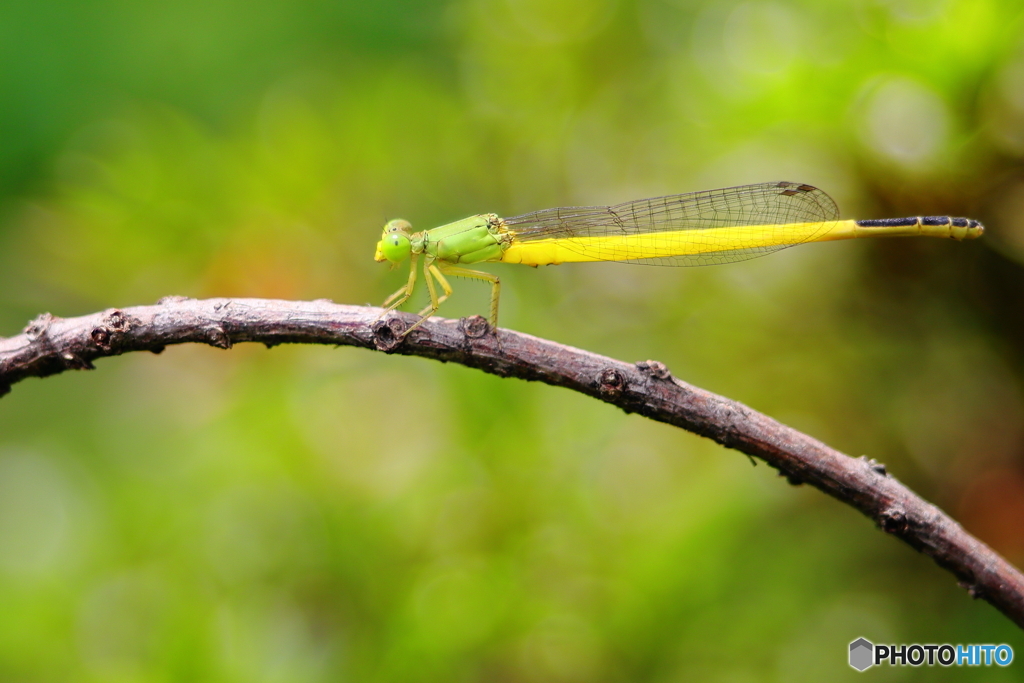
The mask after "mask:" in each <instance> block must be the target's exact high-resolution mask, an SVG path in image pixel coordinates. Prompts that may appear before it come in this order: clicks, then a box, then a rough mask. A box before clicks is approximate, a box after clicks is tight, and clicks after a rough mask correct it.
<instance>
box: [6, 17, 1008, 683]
mask: <svg viewBox="0 0 1024 683" xmlns="http://www.w3.org/2000/svg"><path fill="white" fill-rule="evenodd" d="M764 180H794V181H798V182H806V183H811V184H814V185H817V186H820V187H822V188H824V189H826V190H827V191H828V192H829V193H830V194H831V195H832V196H833V197H834V198H835V199H836V200H837V202H838V203H839V205H840V206H841V207H842V210H843V214H844V216H847V217H860V218H870V217H886V216H902V215H919V214H953V215H966V216H970V217H973V218H977V219H980V220H982V221H983V222H984V223H985V224H986V226H987V227H988V232H987V233H986V235H985V237H984V239H983V240H981V241H979V242H974V243H954V242H951V241H940V240H923V239H921V240H913V239H906V240H889V241H874V242H872V241H866V242H856V243H855V242H845V243H828V244H818V245H810V246H806V247H801V248H797V249H792V250H787V251H784V252H781V253H779V254H777V255H775V256H772V257H769V258H764V259H756V260H753V261H749V262H745V263H740V264H735V265H731V266H727V267H719V268H707V269H700V268H695V269H671V268H644V267H637V266H628V265H621V264H607V265H579V266H564V267H559V268H544V269H537V270H534V269H528V268H515V267H513V266H494V267H493V268H491V269H490V270H491V271H492V272H495V273H497V274H499V275H500V276H501V277H502V278H503V282H504V283H505V287H504V289H503V292H504V293H503V297H502V306H503V310H502V320H501V322H502V324H503V326H506V327H510V328H513V329H517V330H521V331H524V332H528V333H531V334H535V335H539V336H543V337H547V338H551V339H554V340H557V341H560V342H563V343H566V344H571V345H575V346H579V347H583V348H587V349H590V350H593V351H596V352H599V353H604V354H608V355H611V356H614V357H618V358H622V359H624V360H629V361H640V360H645V359H649V358H654V359H658V360H661V361H663V362H665V363H666V364H667V365H668V366H669V368H670V369H671V370H672V371H673V372H674V373H675V374H676V375H678V376H679V377H681V378H683V379H684V380H687V381H689V382H692V383H695V384H697V385H700V386H702V387H705V388H707V389H710V390H713V391H716V392H718V393H722V394H725V395H727V396H729V397H731V398H734V399H737V400H740V401H743V402H745V403H747V404H748V405H750V406H752V407H753V408H755V409H757V410H760V411H763V412H766V413H768V414H769V415H772V416H773V417H776V418H778V419H780V420H782V421H784V422H786V423H788V424H790V425H792V426H794V427H797V428H799V429H802V430H804V431H806V432H808V433H809V434H811V435H813V436H815V437H817V438H820V439H822V440H824V441H826V442H827V443H829V444H830V445H832V446H834V447H836V448H839V449H841V450H843V451H844V452H846V453H849V454H851V455H854V456H858V455H861V454H866V455H869V456H871V457H874V458H876V459H878V460H880V461H883V462H885V463H887V464H888V466H889V468H890V471H891V472H893V473H894V474H895V475H896V476H898V477H899V478H901V479H902V480H904V481H905V482H907V483H908V484H909V485H910V486H912V487H913V488H914V489H915V490H917V491H919V492H920V493H921V494H922V495H924V496H926V497H927V498H928V499H929V500H931V501H933V502H935V503H937V504H938V505H940V506H941V507H943V508H944V509H945V510H947V511H948V512H950V513H951V514H953V515H954V516H955V517H957V518H958V519H959V520H961V521H962V522H963V524H964V525H965V526H966V527H967V529H968V530H970V531H971V532H973V533H975V534H977V535H978V536H979V537H980V538H982V539H983V540H984V541H986V542H987V543H989V544H991V545H992V546H993V547H995V548H996V549H997V550H999V551H1000V552H1001V553H1003V554H1004V555H1005V556H1006V557H1007V558H1009V559H1010V560H1011V561H1013V562H1015V563H1017V564H1018V565H1020V564H1022V563H1024V395H1022V390H1021V389H1022V380H1024V266H1022V264H1024V24H1022V9H1021V7H1020V3H1019V1H1017V0H835V1H834V2H813V1H812V0H804V1H803V2H800V1H799V0H743V1H733V0H729V1H726V2H713V1H711V0H705V1H697V0H693V1H691V0H461V1H455V2H428V1H427V0H413V1H411V2H401V1H399V0H377V1H376V2H328V1H327V0H318V1H313V0H305V1H293V2H271V1H268V0H248V1H246V2H242V1H241V0H204V1H202V2H199V1H196V0H184V1H180V2H176V3H156V2H128V1H126V0H92V1H88V2H85V1H79V2H54V1H41V2H35V3H4V4H0V286H2V291H3V296H2V297H0V325H2V329H0V332H2V333H3V334H7V335H13V334H17V333H18V331H19V330H21V329H22V327H23V326H24V325H25V323H26V321H28V320H29V319H31V318H33V317H34V316H35V315H37V314H38V313H40V312H42V311H49V312H51V313H53V314H54V315H58V316H74V315H80V314H85V313H89V312H93V311H97V310H103V309H106V308H110V307H115V306H130V305H137V304H146V303H152V302H154V301H156V300H157V299H158V298H160V297H162V296H166V295H171V294H177V295H188V296H193V297H208V296H253V297H280V298H297V299H315V298H331V299H333V300H335V301H338V302H343V303H351V304H362V303H373V304H377V303H379V302H380V301H382V300H383V298H384V297H385V296H386V295H387V294H388V293H390V292H391V291H393V290H394V289H395V288H396V287H397V286H398V285H399V283H400V282H401V280H402V279H403V277H404V275H402V274H400V273H397V272H389V271H388V269H387V268H386V267H383V266H381V265H380V264H377V263H374V262H373V261H372V258H371V256H372V251H373V245H374V242H375V241H376V239H377V237H378V234H379V230H380V226H381V225H382V224H383V223H384V221H385V220H386V219H388V218H394V217H397V216H401V217H404V218H407V219H409V220H410V221H412V222H413V224H414V225H415V226H417V227H420V228H427V227H433V226H435V225H438V224H441V223H444V222H447V221H450V220H454V219H458V218H461V217H463V216H466V215H469V214H473V213H479V212H485V211H494V212H497V213H499V214H504V215H512V214H517V213H521V212H525V211H529V210H534V209H540V208H546V207H549V206H555V205H566V204H594V203H597V204H607V203H614V202H619V201H624V200H628V199H634V198H638V197H644V196H652V195H659V194H668V193H675V192H683V191H688V190H697V189H705V188H711V187H722V186H728V185H736V184H742V183H747V182H758V181H764ZM458 284H459V286H458V287H457V289H456V294H455V295H454V296H453V297H452V299H451V300H450V302H449V303H447V304H446V305H445V308H444V310H443V313H444V314H445V315H447V316H451V317H454V316H460V315H469V314H474V313H483V312H485V310H486V306H487V296H488V293H487V289H486V287H483V286H480V285H478V284H476V283H471V282H459V283H458ZM421 296H422V293H421ZM858 636H864V637H867V638H868V639H870V640H873V641H875V642H890V643H912V642H920V643H927V642H936V643H944V642H950V643H986V642H995V643H1001V642H1005V643H1009V644H1011V645H1012V646H1014V647H1015V648H1016V650H1017V652H1018V657H1020V656H1024V639H1022V638H1021V635H1020V632H1019V630H1017V629H1016V628H1015V627H1014V626H1013V625H1012V624H1011V623H1010V622H1009V621H1008V620H1007V619H1005V618H1004V617H1003V616H1002V615H1000V614H999V613H998V612H996V610H995V609H993V608H992V607H990V606H989V605H988V604H987V603H984V602H979V601H972V600H971V599H970V597H969V596H968V595H967V594H966V592H965V591H964V590H962V589H960V588H958V587H957V585H956V582H955V580H954V579H953V578H952V577H951V576H950V575H949V574H947V573H945V572H943V571H942V570H940V569H939V568H937V567H936V566H935V565H934V564H933V563H932V562H931V561H930V560H928V559H927V558H924V557H922V556H920V555H918V554H916V553H915V552H914V551H912V550H911V549H909V548H908V547H906V546H904V545H903V544H901V543H898V542H897V541H895V540H893V539H891V538H889V537H887V536H886V535H885V534H883V533H881V532H879V531H877V530H876V529H875V528H874V527H873V526H872V525H871V523H870V522H869V521H868V520H866V519H865V518H863V517H861V516H860V515H859V514H857V513H856V512H854V511H852V510H850V509H848V508H846V507H845V506H843V505H841V504H839V503H837V502H835V501H833V500H831V499H829V498H826V497H825V496H823V495H822V494H820V493H819V492H817V491H815V490H812V489H809V488H807V487H792V486H789V485H788V484H786V483H785V481H784V480H782V479H780V478H778V477H777V476H776V474H775V472H774V471H772V470H771V469H770V468H767V467H764V466H761V467H757V468H752V467H751V466H750V462H749V461H748V460H747V459H746V458H745V457H743V456H742V455H740V454H738V453H736V452H733V451H726V450H724V449H722V448H719V447H718V446H716V445H714V444H712V443H710V442H708V441H705V440H702V439H700V438H698V437H696V436H693V435H690V434H687V433H684V432H681V431H679V430H675V429H672V428H669V427H667V426H664V425H660V424H655V423H652V422H649V421H646V420H644V419H643V418H641V417H639V416H636V415H624V414H622V413H621V412H619V411H617V410H615V409H613V408H611V407H609V406H606V405H603V404H600V403H598V402H596V401H594V400H592V399H588V398H585V397H582V396H578V395H575V394H573V393H570V392H567V391H564V390H561V389H554V388H550V387H547V386H541V385H535V384H528V383H525V382H521V381H518V380H508V379H499V378H496V377H491V376H487V375H484V374H482V373H480V372H476V371H472V370H468V369H466V368H462V367H456V366H451V365H442V364H439V363H435V362H430V361H426V360H422V359H414V358H404V357H392V356H384V355H382V354H376V353H371V352H368V351H362V350H355V349H351V348H339V349H332V348H328V347H313V348H299V347H277V348H274V349H273V350H267V349H265V348H263V347H262V346H259V347H256V346H251V347H250V346H242V347H236V348H234V349H232V350H231V351H221V350H217V349H213V348H206V347H177V348H169V349H168V350H167V351H166V352H164V353H163V354H162V355H160V356H153V355H144V354H133V355H130V356H126V357H121V358H116V359H109V360H104V361H101V362H100V363H99V371H97V372H90V373H84V372H78V373H67V374H64V375H62V376H57V377H53V378H49V379H46V380H45V381H39V380H29V381H26V382H23V383H21V384H18V385H16V386H15V387H14V391H13V393H12V394H10V395H9V396H6V397H4V398H3V400H2V402H0V680H3V681H116V682H135V681H237V682H247V683H248V682H259V681H287V682H293V681H294V682H300V683H301V682H307V681H309V682H314V681H342V680H351V681H398V680H401V681H502V682H510V683H511V682H518V681H556V682H562V681H566V682H571V681H594V682H600V681H615V682H619V681H622V682H625V681H656V682H667V681H687V680H697V681H734V682H747V681H787V682H788V681H797V682H799V681H820V680H847V679H850V680H853V679H854V677H855V676H857V675H858V674H856V673H855V672H854V671H852V670H851V669H850V668H849V667H848V666H847V664H846V648H847V644H848V643H849V642H850V641H851V640H853V639H855V638H856V637H858ZM1021 666H1024V665H1022V664H1021V663H1020V662H1019V661H1018V662H1015V663H1014V664H1013V666H1011V667H1010V668H1009V669H997V670H992V669H984V670H982V669H974V670H965V669H958V670H935V669H927V668H922V669H910V668H905V669H880V670H875V671H873V672H871V674H870V675H872V676H874V677H875V678H876V679H877V680H886V681H896V680H900V681H909V680H925V679H927V680H954V679H956V680H978V681H981V680H984V681H1010V680H1020V670H1021Z"/></svg>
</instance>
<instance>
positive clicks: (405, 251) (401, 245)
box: [380, 232, 412, 263]
mask: <svg viewBox="0 0 1024 683" xmlns="http://www.w3.org/2000/svg"><path fill="white" fill-rule="evenodd" d="M411 250H412V247H411V245H410V244H409V238H408V237H407V236H406V235H405V234H404V233H401V232H394V233H391V234H389V235H386V236H385V237H384V239H382V240H381V248H380V251H381V253H382V254H383V255H384V258H386V259H387V260H388V261H391V262H392V263H398V262H399V261H402V260H403V259H406V258H408V257H409V253H410V252H411Z"/></svg>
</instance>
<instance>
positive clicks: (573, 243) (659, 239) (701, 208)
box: [503, 182, 839, 266]
mask: <svg viewBox="0 0 1024 683" xmlns="http://www.w3.org/2000/svg"><path fill="white" fill-rule="evenodd" d="M838 219H839V209H838V208H837V207H836V204H835V202H833V201H832V198H831V197H829V196H828V195H827V194H825V193H824V192H822V191H821V190H819V189H818V188H816V187H812V186H810V185H803V184H800V183H789V182H771V183H758V184H756V185H743V186H740V187H728V188H724V189H720V190H703V191H701V192H690V193H687V194H676V195H669V196H667V197H653V198H650V199H638V200H635V201H631V202H625V203H623V204H617V205H615V206H567V207H559V208H554V209H544V210H542V211H535V212H533V213H527V214H523V215H521V216H515V217H513V218H505V219H503V222H504V224H505V226H507V228H508V229H509V230H511V231H513V232H514V233H515V235H516V239H517V240H520V241H522V242H532V241H535V240H547V239H557V240H559V241H560V242H561V244H562V246H564V247H565V248H566V249H569V250H570V251H573V252H576V253H579V254H581V255H583V256H586V257H588V258H591V259H594V260H599V261H628V262H635V263H644V264H650V265H670V266H695V265H710V264H716V263H732V262H734V261H742V260H745V259H749V258H754V257H756V256H761V255H763V254H769V253H772V252H774V251H778V250H780V249H785V248H786V247H789V246H793V245H794V244H801V243H803V242H807V241H809V240H812V239H813V238H815V237H816V236H818V235H821V234H824V233H826V232H828V231H829V230H831V229H832V226H833V225H834V224H835V222H836V221H837V220H838ZM723 228H730V229H732V230H721V229H723ZM727 235H728V236H729V237H730V239H729V240H728V241H727V240H726V236H727ZM737 235H739V237H740V239H737ZM616 236H623V237H637V236H642V239H638V240H636V239H634V240H623V241H619V242H621V243H619V242H616V246H611V247H610V246H608V244H609V243H608V241H607V240H605V241H601V240H595V239H593V238H604V237H616ZM744 236H749V239H747V240H744V239H742V238H743V237H744ZM716 240H718V241H720V243H719V244H716V243H715V242H716ZM597 242H602V244H600V245H599V244H597ZM736 244H755V245H757V246H750V247H746V248H729V247H728V245H732V246H735V245H736ZM652 246H655V247H657V249H656V251H657V252H658V253H660V254H662V255H661V256H659V257H656V258H650V257H649V256H647V254H650V253H651V251H652V249H651V247H652ZM666 247H669V249H668V251H670V252H672V253H675V254H677V255H673V256H665V255H664V254H665V252H666ZM716 247H718V248H716ZM693 252H697V253H693Z"/></svg>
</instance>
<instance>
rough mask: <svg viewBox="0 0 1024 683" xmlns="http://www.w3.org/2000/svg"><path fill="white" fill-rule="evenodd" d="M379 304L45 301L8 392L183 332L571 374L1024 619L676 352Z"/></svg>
mask: <svg viewBox="0 0 1024 683" xmlns="http://www.w3.org/2000/svg"><path fill="white" fill-rule="evenodd" d="M379 313H380V309H378V308H369V307H360V306H344V305H339V304H335V303H332V302H330V301H325V300H319V301H312V302H302V301H274V300H265V299H208V300H202V301H199V300H195V299H186V298H184V297H167V298H165V299H161V300H160V302H158V304H157V305H155V306H137V307H133V308H124V309H111V310H108V311H105V312H103V313H95V314H93V315H87V316H82V317H79V318H68V319H60V318H55V317H53V316H51V315H49V314H44V315H41V316H40V317H39V318H37V319H36V320H35V321H33V322H32V323H31V324H30V325H29V326H28V327H27V328H26V329H25V331H24V332H23V333H22V334H20V335H18V336H17V337H12V338H10V339H3V340H0V394H3V393H7V392H8V391H10V386H11V384H13V383H15V382H17V381H20V380H22V379H24V378H26V377H46V376H47V375H53V374H56V373H59V372H63V371H64V370H69V369H75V370H78V369H91V368H92V367H93V365H92V363H93V361H94V360H96V359H97V358H100V357H103V356H116V355H120V354H122V353H125V352H128V351H152V352H154V353H159V352H160V351H162V350H163V349H164V347H165V346H168V345H170V344H183V343H187V342H200V343H204V344H211V345H213V346H218V347H220V348H225V349H226V348H230V347H231V345H232V344H235V343H239V342H262V343H263V344H266V345H267V346H274V345H277V344H284V343H304V344H335V345H347V346H360V347H363V348H368V349H377V350H379V351H385V352H388V353H400V354H407V355H415V356H424V357H427V358H434V359H437V360H440V361H444V362H448V361H452V362H456V363H461V364H463V365H467V366H469V367H473V368H478V369H480V370H483V371H484V372H489V373H491V374H494V375H499V376H501V377H519V378H521V379H526V380H536V381H541V382H545V383H547V384H552V385H555V386H561V387H566V388H569V389H572V390H574V391H578V392H580V393H583V394H587V395H588V396H593V397H594V398H598V399H600V400H602V401H605V402H607V403H611V404H612V405H615V406H618V407H619V408H622V409H623V410H624V411H626V412H627V413H640V414H641V415H644V416H646V417H649V418H651V419H652V420H658V421H659V422H666V423H668V424H671V425H675V426H677V427H681V428H683V429H686V430H688V431H691V432H694V433H696V434H700V435H701V436H706V437H708V438H709V439H713V440H714V441H717V442H718V443H720V444H722V445H723V446H727V447H729V448H734V449H736V450H738V451H741V452H742V453H746V454H747V455H748V456H754V457H758V458H761V459H763V460H764V461H765V462H767V463H768V464H769V465H770V466H772V467H774V468H775V469H777V470H778V471H779V472H780V473H781V474H783V475H785V476H786V477H787V478H788V479H789V481H790V482H792V483H807V484H810V485H812V486H814V487H816V488H818V489H820V490H822V491H824V492H825V493H827V494H829V495H830V496H832V497H834V498H837V499H839V500H841V501H842V502H844V503H846V504H848V505H852V506H853V507H855V508H857V509H858V510H860V511H861V512H862V513H864V514H865V515H867V516H868V517H870V518H871V519H873V520H874V521H875V522H876V523H877V524H878V525H879V526H880V527H881V528H882V529H883V530H885V531H887V532H888V533H890V534H892V535H894V536H896V537H897V538H900V539H902V540H903V541H904V542H906V543H907V544H909V545H910V546H911V547H912V548H915V549H917V550H919V551H920V552H923V553H924V554H926V555H928V556H929V557H931V558H932V559H933V560H935V562H936V563H938V565H939V566H940V567H943V568H944V569H947V570H948V571H950V572H952V573H953V574H954V575H955V576H956V577H957V578H958V579H959V580H960V585H961V586H963V587H964V588H965V589H966V590H967V591H968V592H969V593H970V595H971V596H972V597H974V598H982V599H984V600H987V601H988V602H990V603H991V604H992V605H994V606H995V607H996V609H998V610H999V611H1001V612H1002V613H1003V614H1005V615H1006V616H1008V617H1009V618H1010V619H1011V620H1013V622H1014V623H1016V624H1017V625H1018V626H1021V627H1024V576H1022V575H1021V573H1020V572H1019V571H1018V570H1017V569H1016V568H1015V567H1013V565H1011V564H1010V563H1009V562H1007V561H1006V560H1004V559H1003V558H1002V557H1000V556H999V555H998V554H997V553H995V552H994V551H993V550H992V549H991V548H989V547H988V546H987V545H985V544H984V543H982V542H981V541H979V540H977V539H976V538H974V537H973V536H971V535H970V534H968V533H967V532H966V531H964V529H963V528H962V527H961V526H960V525H959V524H957V523H956V522H955V521H954V520H953V519H951V518H950V517H949V516H947V515H946V514H945V513H943V512H942V511H941V510H939V509H938V508H937V507H935V506H934V505H931V504H929V503H927V502H926V501H924V500H922V499H921V498H919V497H918V496H917V495H915V494H914V493H913V492H912V491H910V490H909V489H908V488H907V487H906V486H904V485H903V484H901V483H900V482H899V481H897V480H896V479H894V478H893V477H891V476H889V475H888V474H887V473H886V471H885V468H884V467H883V466H881V465H879V464H877V463H875V462H874V461H873V460H867V459H865V458H863V457H861V458H851V457H849V456H847V455H845V454H843V453H840V452H839V451H835V450H833V449H831V448H829V447H828V446H826V445H825V444H823V443H821V442H820V441H817V440H815V439H812V438H811V437H809V436H807V435H805V434H802V433H800V432H798V431H796V430H794V429H791V428H789V427H786V426H785V425H783V424H780V423H779V422H776V421H775V420H773V419H771V418H769V417H767V416H765V415H762V414H760V413H758V412H756V411H754V410H751V409H750V408H748V407H746V406H745V405H743V404H741V403H737V402H735V401H730V400H729V399H726V398H723V397H721V396H717V395H715V394H712V393H709V392H707V391H703V390H701V389H698V388H696V387H693V386H690V385H689V384H686V383H685V382H682V381H680V380H678V379H676V378H674V377H672V375H671V374H670V373H669V371H668V370H667V369H666V368H665V366H664V365H662V364H661V363H658V362H656V361H646V362H643V363H636V364H635V365H631V364H628V363H623V362H621V361H617V360H613V359H611V358H606V357H604V356H600V355H597V354H594V353H590V352H587V351H582V350H580V349H574V348H572V347H569V346H563V345H561V344H557V343H555V342H551V341H546V340H543V339H538V338H536V337H531V336H529V335H526V334H520V333H518V332H511V331H508V330H499V331H498V332H497V333H495V332H494V331H493V330H491V328H490V327H489V326H488V325H487V323H486V322H485V321H484V320H483V319H481V318H479V317H473V318H467V319H464V320H459V321H453V320H445V319H441V318H437V319H432V320H430V321H429V322H428V323H427V324H425V325H423V326H422V327H421V328H419V329H417V330H415V331H414V332H413V333H412V334H410V335H409V337H408V338H406V339H405V340H403V339H402V338H401V333H402V332H403V331H404V330H405V329H406V326H407V325H408V324H409V323H408V321H410V320H412V319H413V318H412V317H411V316H408V315H395V316H391V317H389V318H388V319H386V320H385V321H380V322H375V321H376V318H377V316H378V315H379Z"/></svg>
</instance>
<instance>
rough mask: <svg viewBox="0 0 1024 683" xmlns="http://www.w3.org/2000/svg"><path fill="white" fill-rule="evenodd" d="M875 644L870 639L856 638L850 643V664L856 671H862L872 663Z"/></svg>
mask: <svg viewBox="0 0 1024 683" xmlns="http://www.w3.org/2000/svg"><path fill="white" fill-rule="evenodd" d="M874 654H875V646H874V645H873V644H872V643H871V641H869V640H866V639H864V638H858V639H857V640H855V641H853V642H852V643H850V666H852V667H853V668H854V669H856V670H857V671H863V670H864V669H867V668H868V667H869V666H871V665H872V664H874V662H873V661H872V660H873V659H874Z"/></svg>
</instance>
